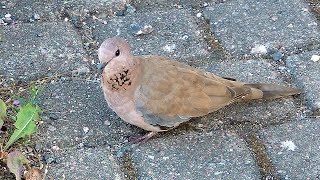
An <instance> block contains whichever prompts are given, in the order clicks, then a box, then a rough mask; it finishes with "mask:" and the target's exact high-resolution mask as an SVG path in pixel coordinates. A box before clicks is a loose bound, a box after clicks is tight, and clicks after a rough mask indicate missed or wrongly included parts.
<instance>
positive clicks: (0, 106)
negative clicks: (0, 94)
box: [0, 99, 7, 128]
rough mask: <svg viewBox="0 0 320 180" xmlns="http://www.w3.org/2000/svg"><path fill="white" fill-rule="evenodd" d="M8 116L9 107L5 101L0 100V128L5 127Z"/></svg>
mask: <svg viewBox="0 0 320 180" xmlns="http://www.w3.org/2000/svg"><path fill="white" fill-rule="evenodd" d="M6 116H7V106H6V104H5V103H4V102H3V100H2V99H0V128H1V127H2V125H3V123H4V119H5V118H6Z"/></svg>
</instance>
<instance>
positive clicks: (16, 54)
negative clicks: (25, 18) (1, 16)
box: [0, 22, 85, 80]
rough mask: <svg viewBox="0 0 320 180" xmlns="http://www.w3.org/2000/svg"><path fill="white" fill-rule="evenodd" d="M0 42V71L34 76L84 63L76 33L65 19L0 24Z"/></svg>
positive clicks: (50, 73)
mask: <svg viewBox="0 0 320 180" xmlns="http://www.w3.org/2000/svg"><path fill="white" fill-rule="evenodd" d="M2 28H3V34H2V36H1V43H0V54H1V56H0V62H1V66H0V74H2V75H4V76H6V77H13V78H15V79H24V80H26V79H34V78H39V77H42V76H50V75H52V74H55V73H58V74H59V73H63V72H70V71H71V70H75V69H77V68H79V67H81V66H83V65H84V64H85V61H84V60H85V52H84V50H83V48H82V44H81V40H80V37H79V36H78V35H77V32H76V31H74V30H73V29H72V27H71V25H70V24H69V23H66V22H52V23H33V24H19V25H16V26H4V27H2Z"/></svg>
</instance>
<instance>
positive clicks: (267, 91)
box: [244, 83, 302, 99]
mask: <svg viewBox="0 0 320 180" xmlns="http://www.w3.org/2000/svg"><path fill="white" fill-rule="evenodd" d="M244 86H247V87H250V88H254V89H259V90H261V91H262V92H263V96H262V99H276V98H281V97H285V96H291V95H295V94H300V93H301V92H302V91H300V90H299V89H295V88H291V87H285V86H281V85H277V84H264V83H257V84H245V85H244Z"/></svg>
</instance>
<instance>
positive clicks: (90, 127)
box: [39, 79, 135, 149]
mask: <svg viewBox="0 0 320 180" xmlns="http://www.w3.org/2000/svg"><path fill="white" fill-rule="evenodd" d="M41 107H42V108H43V109H44V110H45V113H44V114H43V116H42V117H43V121H44V122H45V123H44V124H43V126H41V127H42V131H43V132H42V136H41V137H40V139H39V141H40V142H41V143H42V144H43V146H44V147H47V148H52V146H58V147H60V149H64V148H69V147H100V146H102V147H107V146H110V147H112V146H118V145H120V144H121V143H122V142H124V141H126V137H127V136H128V135H129V134H135V128H132V126H131V125H128V124H126V123H125V122H123V121H122V120H120V119H119V118H118V116H116V114H115V113H113V112H112V111H111V109H110V108H108V106H107V103H106V101H105V100H104V97H103V94H102V89H101V87H100V82H92V81H86V80H85V79H83V80H74V81H70V80H69V81H61V80H60V81H55V82H51V83H50V84H48V85H47V86H46V87H45V89H44V92H43V95H42V96H41ZM106 121H107V123H106Z"/></svg>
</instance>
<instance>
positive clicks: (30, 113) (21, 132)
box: [4, 103, 40, 150]
mask: <svg viewBox="0 0 320 180" xmlns="http://www.w3.org/2000/svg"><path fill="white" fill-rule="evenodd" d="M39 113H40V108H39V107H38V106H33V105H32V104H31V103H29V104H27V105H25V106H23V107H21V108H20V110H19V112H18V114H17V120H16V122H15V123H14V126H15V127H16V130H15V131H14V132H13V134H12V135H11V137H10V139H9V141H8V142H7V144H6V146H5V147H4V150H7V149H8V147H9V146H11V145H12V144H13V143H14V142H15V141H17V140H18V139H19V138H23V137H25V136H27V135H31V134H33V133H35V132H36V131H37V125H36V121H38V120H39Z"/></svg>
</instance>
